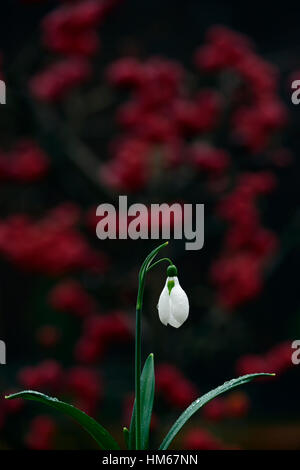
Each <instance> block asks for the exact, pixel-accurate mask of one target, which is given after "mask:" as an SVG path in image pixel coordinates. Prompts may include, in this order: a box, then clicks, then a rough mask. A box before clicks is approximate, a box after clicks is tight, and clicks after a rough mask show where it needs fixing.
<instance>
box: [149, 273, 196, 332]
mask: <svg viewBox="0 0 300 470" xmlns="http://www.w3.org/2000/svg"><path fill="white" fill-rule="evenodd" d="M167 276H168V277H167V280H166V284H165V287H164V288H163V290H162V293H161V294H160V297H159V301H158V305H157V308H158V315H159V318H160V321H161V322H162V323H163V324H164V325H166V326H167V325H168V324H169V325H171V326H173V327H174V328H179V327H180V326H181V325H182V324H183V323H184V322H185V321H186V319H187V317H188V315H189V301H188V298H187V295H186V293H185V292H184V290H183V289H182V287H181V286H180V284H179V281H178V277H177V268H176V266H174V265H170V266H169V267H168V268H167Z"/></svg>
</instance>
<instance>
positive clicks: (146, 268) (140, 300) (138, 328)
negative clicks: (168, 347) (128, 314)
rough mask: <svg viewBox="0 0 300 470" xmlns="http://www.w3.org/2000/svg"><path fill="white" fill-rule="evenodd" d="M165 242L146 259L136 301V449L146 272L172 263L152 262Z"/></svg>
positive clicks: (137, 444) (138, 448) (139, 433)
mask: <svg viewBox="0 0 300 470" xmlns="http://www.w3.org/2000/svg"><path fill="white" fill-rule="evenodd" d="M168 243H169V242H165V243H163V244H162V245H160V246H158V247H157V248H155V250H153V251H152V252H151V253H150V254H149V255H148V256H147V258H146V259H145V261H144V262H143V264H142V267H141V269H140V272H139V285H138V293H137V301H136V318H135V411H136V412H135V438H136V450H140V449H141V355H142V354H141V349H142V309H143V300H144V290H145V281H146V274H147V272H148V271H150V269H152V268H153V267H154V266H156V265H157V264H159V263H161V262H162V261H167V262H168V263H169V264H170V265H172V264H173V263H172V261H171V260H170V259H169V258H161V259H160V260H158V261H156V262H155V263H153V264H151V262H152V260H153V259H154V258H155V256H156V255H157V253H158V252H159V251H160V250H161V249H162V248H164V247H165V246H167V245H168Z"/></svg>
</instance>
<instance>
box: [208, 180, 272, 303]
mask: <svg viewBox="0 0 300 470" xmlns="http://www.w3.org/2000/svg"><path fill="white" fill-rule="evenodd" d="M275 185H276V179H275V177H274V175H273V174H272V173H269V172H258V173H244V174H243V175H241V176H239V178H238V181H237V184H236V187H235V188H234V190H233V191H232V192H231V193H230V194H229V195H227V196H226V197H225V198H224V199H223V200H222V201H221V202H220V203H219V206H218V208H217V213H218V215H219V217H221V218H222V219H223V220H225V221H226V222H227V225H228V229H227V234H226V237H225V240H224V243H223V249H222V253H221V255H220V257H219V259H217V260H216V261H214V262H213V264H212V267H211V279H212V281H213V282H214V284H215V286H216V288H217V292H216V294H217V297H218V301H219V303H220V305H222V306H223V307H225V308H227V309H229V310H233V309H234V308H236V307H238V306H239V305H241V304H243V303H245V302H247V301H248V300H250V299H252V298H253V297H255V296H257V295H258V294H259V293H260V291H261V289H262V286H263V271H264V267H265V265H266V261H267V260H268V258H269V257H270V255H272V254H274V252H275V250H276V248H277V245H278V241H277V238H276V236H275V234H274V233H272V232H271V231H269V230H267V229H265V228H264V227H263V226H262V225H261V222H260V217H259V210H258V208H257V199H258V198H259V197H262V196H264V195H266V194H268V193H270V192H271V191H272V190H273V188H274V187H275Z"/></svg>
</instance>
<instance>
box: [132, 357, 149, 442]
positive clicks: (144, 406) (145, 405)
mask: <svg viewBox="0 0 300 470" xmlns="http://www.w3.org/2000/svg"><path fill="white" fill-rule="evenodd" d="M154 388H155V375H154V357H153V354H149V356H148V357H147V359H146V362H145V365H144V367H143V371H142V374H141V444H142V446H141V447H142V449H146V448H147V446H148V440H149V430H150V423H151V416H152V409H153V401H154ZM134 448H135V402H134V406H133V411H132V417H131V423H130V430H129V449H131V450H133V449H134Z"/></svg>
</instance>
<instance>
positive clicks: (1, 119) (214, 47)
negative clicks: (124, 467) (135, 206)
mask: <svg viewBox="0 0 300 470" xmlns="http://www.w3.org/2000/svg"><path fill="white" fill-rule="evenodd" d="M295 13H296V12H295V10H294V8H292V7H290V8H289V4H288V2H287V3H285V5H284V6H282V4H280V5H279V4H274V5H272V8H271V9H270V7H269V5H264V4H262V2H256V1H252V2H243V3H239V4H236V3H234V2H229V1H227V2H223V3H221V2H219V1H215V0H210V1H201V2H198V1H196V0H194V1H192V0H187V1H185V2H180V1H175V0H165V1H164V2H161V1H157V0H151V1H149V0H144V1H143V2H141V1H138V0H123V1H122V0H85V1H83V0H78V1H75V0H73V1H71V0H70V1H62V0H61V1H58V2H54V1H51V0H31V1H30V0H26V1H25V0H23V1H21V0H9V1H8V0H7V1H2V2H1V28H0V49H1V69H0V73H1V79H2V80H4V81H5V83H6V86H7V96H6V102H7V103H6V105H1V106H0V139H1V141H0V195H1V197H0V211H1V218H0V339H1V340H3V341H5V343H6V347H7V364H6V365H1V366H0V367H1V369H0V373H1V375H0V386H1V396H3V395H4V394H6V393H8V392H12V391H18V390H21V389H24V388H29V389H36V390H39V391H43V392H45V393H48V394H49V395H54V396H57V397H59V398H61V399H65V400H67V401H69V402H70V403H72V404H74V405H76V406H78V407H80V408H81V409H83V410H85V411H86V412H88V413H89V414H91V415H92V416H93V417H95V418H97V419H99V421H100V422H101V423H102V424H103V425H104V426H105V427H107V428H108V429H109V430H110V431H111V432H112V433H113V434H114V436H115V437H116V438H117V439H118V440H119V442H120V443H122V442H123V437H122V432H121V430H122V427H123V426H126V425H127V426H128V424H129V421H130V413H131V407H132V401H133V388H134V363H133V360H134V321H135V311H134V307H135V298H136V293H137V274H138V270H139V267H140V265H141V263H142V261H143V259H144V258H145V256H146V255H147V254H148V253H149V251H151V249H152V248H153V247H154V246H156V244H157V242H153V241H145V240H137V241H131V240H105V241H100V240H98V239H97V237H96V231H95V229H96V225H97V222H98V220H99V219H98V218H97V217H96V207H97V206H98V205H99V204H101V203H103V202H110V203H112V204H115V205H117V203H118V196H119V195H120V194H126V195H128V202H129V204H132V203H135V202H142V203H144V204H146V205H150V204H151V203H162V202H168V203H172V202H180V203H193V204H196V203H204V204H205V245H204V248H203V249H202V250H200V251H185V244H184V241H181V240H175V241H172V242H171V243H170V245H169V247H168V248H167V249H166V250H165V253H164V256H168V257H170V258H172V260H173V261H174V263H175V264H176V265H177V266H178V268H179V276H180V282H181V285H182V287H183V288H184V289H185V291H186V292H187V294H188V296H189V299H190V304H191V308H190V317H189V319H188V321H187V322H186V323H185V324H184V325H183V326H182V327H181V328H180V329H179V330H176V329H173V328H170V327H167V328H166V327H165V326H163V325H162V324H161V323H160V322H159V320H158V315H157V310H156V305H157V300H158V297H159V294H160V292H161V289H162V287H163V285H164V283H165V276H166V272H165V267H164V266H163V265H159V266H158V267H157V268H156V269H155V270H153V271H151V273H150V274H149V276H148V279H147V286H146V292H145V307H144V315H143V357H144V358H145V357H146V355H148V354H149V353H150V352H153V353H154V355H155V366H156V369H155V370H156V398H155V403H154V416H153V420H152V437H151V443H150V447H151V448H155V446H157V444H158V443H159V442H160V440H161V438H162V437H163V436H164V435H165V433H166V431H167V430H168V429H169V427H170V426H171V424H172V423H173V421H174V420H175V419H176V418H177V417H178V415H179V414H180V413H181V412H182V410H183V409H184V408H185V407H186V406H188V405H189V404H190V403H191V401H193V400H194V399H195V398H197V397H198V396H199V394H202V393H205V392H207V391H208V390H210V389H211V388H213V387H215V386H217V385H219V384H221V383H223V382H224V381H225V380H228V379H230V378H233V377H235V376H238V375H240V374H244V373H251V372H276V374H277V375H276V378H275V379H272V380H264V381H257V382H255V383H253V384H248V385H247V386H245V387H244V388H241V389H237V390H236V391H233V392H231V393H229V394H227V395H225V396H224V397H222V398H218V399H216V400H214V401H213V402H211V403H210V404H208V405H207V406H206V407H205V408H203V410H202V411H201V412H199V413H198V414H197V415H196V416H194V417H193V419H192V420H191V421H190V423H189V424H188V425H187V426H186V427H185V428H184V429H183V430H182V431H181V433H180V435H179V436H178V438H177V439H176V440H175V441H174V443H173V444H172V445H173V448H177V449H224V448H225V449H300V407H299V393H298V385H299V378H298V377H299V370H298V369H297V366H294V365H293V364H292V361H291V354H292V349H291V342H292V341H293V340H296V339H300V306H299V300H298V272H299V270H298V268H299V244H298V240H299V222H300V216H299V208H298V202H299V200H298V194H299V191H298V187H299V179H298V170H299V159H298V152H299V150H300V140H299V131H298V126H299V123H300V107H299V108H298V107H297V106H295V105H293V104H292V102H291V82H292V80H294V79H296V78H297V77H298V78H300V60H299V57H300V36H299V25H298V17H297V14H295ZM0 448H2V449H19V448H26V449H91V448H93V442H92V441H91V440H90V438H89V436H86V435H85V433H84V432H82V430H81V429H80V428H78V427H77V425H76V424H74V423H73V422H71V421H69V420H68V419H67V418H64V417H63V416H59V415H58V414H56V413H55V411H54V412H53V413H52V412H51V410H48V409H46V408H44V407H43V406H42V405H38V404H32V403H28V402H27V403H23V402H22V401H21V400H19V401H18V400H16V401H10V402H5V401H4V400H1V402H0Z"/></svg>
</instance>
